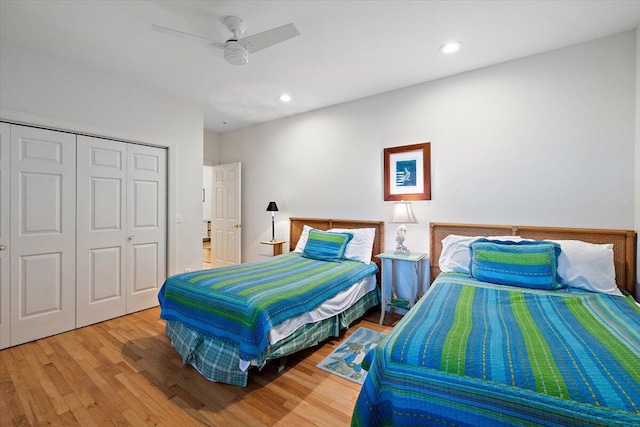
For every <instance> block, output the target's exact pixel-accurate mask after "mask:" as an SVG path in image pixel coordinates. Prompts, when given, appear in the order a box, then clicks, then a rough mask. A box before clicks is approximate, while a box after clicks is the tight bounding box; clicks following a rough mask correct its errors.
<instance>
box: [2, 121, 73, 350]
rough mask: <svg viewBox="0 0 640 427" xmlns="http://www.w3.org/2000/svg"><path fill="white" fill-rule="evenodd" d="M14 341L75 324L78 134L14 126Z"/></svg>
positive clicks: (12, 247) (21, 341)
mask: <svg viewBox="0 0 640 427" xmlns="http://www.w3.org/2000/svg"><path fill="white" fill-rule="evenodd" d="M11 183H12V184H11V345H17V344H21V343H24V342H27V341H32V340H34V339H38V338H41V337H44V336H48V335H53V334H56V333H59V332H63V331H67V330H70V329H73V328H74V327H75V320H76V319H75V313H76V304H75V296H76V280H75V255H76V254H75V244H76V238H75V230H76V136H75V135H73V134H69V133H64V132H54V131H49V130H44V129H35V128H29V127H24V126H15V125H14V126H11Z"/></svg>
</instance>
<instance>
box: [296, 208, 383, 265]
mask: <svg viewBox="0 0 640 427" xmlns="http://www.w3.org/2000/svg"><path fill="white" fill-rule="evenodd" d="M289 221H290V222H291V224H290V226H289V251H293V250H294V249H295V248H296V244H297V243H298V239H300V235H301V234H302V227H303V226H305V225H308V226H309V227H313V228H317V229H318V230H328V229H330V228H375V230H376V238H375V239H374V241H373V253H372V254H371V260H372V261H373V262H375V263H376V264H377V265H378V268H379V269H380V268H381V267H380V260H379V259H378V258H376V257H375V255H377V254H379V253H381V252H384V250H383V249H382V248H383V247H384V221H366V220H364V221H361V220H357V219H328V218H289Z"/></svg>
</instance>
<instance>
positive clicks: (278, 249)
mask: <svg viewBox="0 0 640 427" xmlns="http://www.w3.org/2000/svg"><path fill="white" fill-rule="evenodd" d="M260 243H262V244H263V245H271V246H273V256H276V255H282V247H283V246H284V243H285V241H284V240H273V241H272V240H265V241H262V242H260Z"/></svg>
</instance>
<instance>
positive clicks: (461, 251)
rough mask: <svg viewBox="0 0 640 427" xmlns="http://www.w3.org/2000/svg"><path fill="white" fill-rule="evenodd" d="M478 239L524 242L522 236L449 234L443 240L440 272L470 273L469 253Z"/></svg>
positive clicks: (439, 263) (439, 262)
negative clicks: (470, 246) (471, 245)
mask: <svg viewBox="0 0 640 427" xmlns="http://www.w3.org/2000/svg"><path fill="white" fill-rule="evenodd" d="M478 239H490V240H501V241H511V242H519V241H520V240H523V239H522V237H520V236H489V237H484V236H458V235H456V234H449V235H448V236H447V237H445V238H444V239H442V252H440V259H439V260H438V265H439V266H440V271H442V272H443V273H451V272H456V273H465V274H470V273H469V263H470V262H471V253H470V252H469V245H470V244H471V243H472V242H474V241H475V240H478Z"/></svg>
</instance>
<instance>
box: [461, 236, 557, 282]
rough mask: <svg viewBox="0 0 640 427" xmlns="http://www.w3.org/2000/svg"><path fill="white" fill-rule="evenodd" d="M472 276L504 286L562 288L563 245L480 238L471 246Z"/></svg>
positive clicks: (470, 268)
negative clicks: (559, 262)
mask: <svg viewBox="0 0 640 427" xmlns="http://www.w3.org/2000/svg"><path fill="white" fill-rule="evenodd" d="M469 248H470V250H471V263H470V264H469V271H470V272H471V276H473V277H474V278H476V279H478V280H480V281H482V282H490V283H498V284H500V285H511V286H519V287H523V288H534V289H559V288H561V287H562V286H563V285H562V280H561V279H560V277H559V276H558V273H557V271H558V255H560V245H558V244H557V243H553V242H547V241H544V240H539V241H518V242H503V241H495V240H487V239H479V240H476V241H475V242H473V243H471V245H469Z"/></svg>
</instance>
